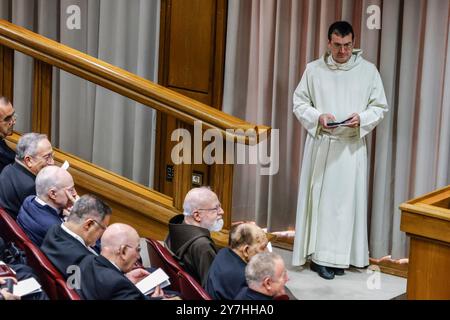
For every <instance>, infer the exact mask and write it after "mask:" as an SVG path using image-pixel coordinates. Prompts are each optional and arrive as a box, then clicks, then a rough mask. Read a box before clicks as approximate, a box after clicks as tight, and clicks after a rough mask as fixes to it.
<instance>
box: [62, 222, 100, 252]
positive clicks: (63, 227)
mask: <svg viewBox="0 0 450 320" xmlns="http://www.w3.org/2000/svg"><path fill="white" fill-rule="evenodd" d="M61 229H63V230H64V231H65V232H67V233H68V234H69V235H71V236H72V237H74V238H75V239H77V240H78V241H79V242H81V244H82V245H83V246H85V247H86V249H88V250H89V251H90V252H92V253H93V254H95V255H96V256H98V253H97V252H95V250H94V249H92V248H91V247H88V246H87V245H86V243H85V242H84V240H83V238H82V237H80V236H79V235H77V234H76V233H75V232H72V231H71V230H69V228H67V227H66V226H65V225H64V223H62V224H61Z"/></svg>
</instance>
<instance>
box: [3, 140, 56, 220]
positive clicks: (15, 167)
mask: <svg viewBox="0 0 450 320" xmlns="http://www.w3.org/2000/svg"><path fill="white" fill-rule="evenodd" d="M54 163H55V162H54V161H53V149H52V145H51V143H50V141H48V138H47V136H46V135H45V134H39V133H34V132H32V133H27V134H24V135H23V136H22V137H21V138H20V139H19V142H18V143H17V147H16V159H15V162H14V163H11V164H9V165H7V166H6V167H5V168H4V169H3V171H2V172H1V173H0V207H2V208H3V209H5V210H6V211H7V212H8V213H9V214H10V215H11V216H12V217H13V218H14V219H16V218H17V214H18V213H19V209H20V206H21V205H22V203H23V201H24V200H25V198H26V197H28V196H30V195H35V194H36V190H35V187H36V186H35V180H36V175H37V174H38V173H39V171H40V170H41V169H42V168H44V167H46V166H48V165H53V164H54Z"/></svg>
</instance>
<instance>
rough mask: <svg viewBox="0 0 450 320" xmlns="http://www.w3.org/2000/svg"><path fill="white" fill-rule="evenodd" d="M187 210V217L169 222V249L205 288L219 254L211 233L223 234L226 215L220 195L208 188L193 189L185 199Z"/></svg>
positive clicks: (185, 209)
mask: <svg viewBox="0 0 450 320" xmlns="http://www.w3.org/2000/svg"><path fill="white" fill-rule="evenodd" d="M183 209H184V212H183V214H180V215H177V216H175V217H173V218H172V219H171V220H170V221H169V235H168V236H167V238H166V241H165V242H166V247H167V248H168V249H169V250H170V251H172V253H173V254H174V256H175V257H176V258H177V259H178V261H179V262H180V264H181V265H182V266H183V268H184V269H185V270H186V271H187V272H188V273H189V274H190V275H192V276H193V277H194V278H195V279H196V280H197V281H198V282H199V283H201V284H202V286H203V287H204V286H205V285H206V281H207V275H208V270H209V267H210V266H211V263H212V262H213V260H214V258H215V257H216V254H217V249H216V247H215V245H214V242H213V240H212V239H211V234H210V232H211V231H215V232H219V231H220V230H222V227H223V213H224V212H223V210H222V207H221V205H220V202H219V199H218V198H217V195H216V194H215V193H214V192H213V191H211V190H210V189H209V188H208V187H201V188H194V189H191V190H190V191H189V192H188V193H187V194H186V197H185V198H184V203H183Z"/></svg>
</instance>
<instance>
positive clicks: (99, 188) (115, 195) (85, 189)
mask: <svg viewBox="0 0 450 320" xmlns="http://www.w3.org/2000/svg"><path fill="white" fill-rule="evenodd" d="M19 138H20V135H19V134H17V133H14V134H13V135H12V136H10V137H8V138H7V140H8V142H9V143H8V144H9V145H10V146H11V147H12V148H15V147H16V145H17V142H18V140H19ZM54 151H55V162H56V164H57V165H60V164H62V163H63V162H64V161H66V160H67V161H68V162H69V164H70V167H69V172H70V174H71V175H72V177H73V179H74V182H75V187H76V188H77V192H78V193H79V194H85V193H92V194H96V195H98V196H99V197H101V198H102V199H104V200H105V201H106V202H107V203H108V205H110V206H111V207H112V209H113V215H112V222H123V223H127V224H130V225H131V226H133V227H134V228H135V229H136V230H137V231H138V232H139V235H140V236H141V237H149V238H152V239H156V240H164V238H165V237H166V235H167V232H168V227H167V226H168V222H169V220H170V219H171V218H172V217H174V216H175V215H177V214H180V213H181V211H180V210H178V209H177V208H176V207H175V206H173V204H172V202H173V200H172V198H170V197H168V196H166V195H164V194H161V193H159V192H157V191H154V190H152V189H149V188H146V187H144V186H142V185H140V184H138V183H135V182H133V181H131V180H129V179H127V178H124V177H122V176H119V175H117V174H115V173H113V172H111V171H108V170H106V169H103V168H101V167H98V166H96V165H94V164H92V163H89V162H87V161H84V160H82V159H80V158H78V157H76V156H73V155H70V154H68V153H65V152H63V151H61V150H58V149H56V148H55V149H54ZM213 239H214V241H215V243H216V244H217V245H218V246H219V247H224V246H226V245H227V243H228V231H227V230H223V231H222V232H215V233H213Z"/></svg>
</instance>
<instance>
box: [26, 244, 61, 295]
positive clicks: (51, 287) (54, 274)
mask: <svg viewBox="0 0 450 320" xmlns="http://www.w3.org/2000/svg"><path fill="white" fill-rule="evenodd" d="M24 250H25V253H26V255H27V261H28V265H29V266H30V267H32V268H33V270H34V271H35V272H36V273H37V275H38V276H39V279H40V280H41V286H42V287H43V288H44V290H45V292H46V293H47V295H48V296H49V297H50V299H52V300H58V298H59V297H58V290H57V285H56V281H57V279H62V280H63V281H64V279H63V277H62V276H61V274H60V273H59V272H58V270H56V269H55V267H54V266H53V264H52V263H51V262H50V261H49V260H48V259H47V257H46V256H45V254H44V253H43V252H42V251H41V250H39V249H38V248H37V247H36V246H35V245H34V244H33V243H31V242H25V248H24Z"/></svg>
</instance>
